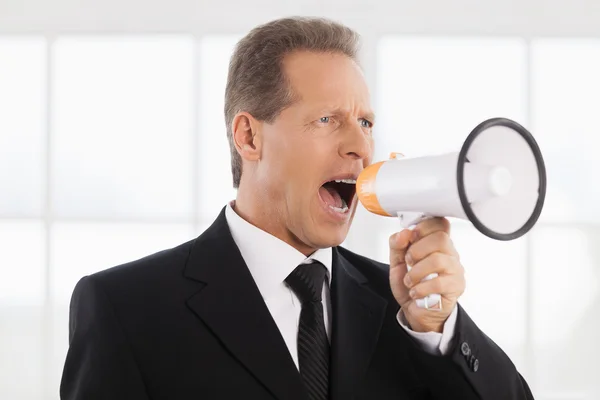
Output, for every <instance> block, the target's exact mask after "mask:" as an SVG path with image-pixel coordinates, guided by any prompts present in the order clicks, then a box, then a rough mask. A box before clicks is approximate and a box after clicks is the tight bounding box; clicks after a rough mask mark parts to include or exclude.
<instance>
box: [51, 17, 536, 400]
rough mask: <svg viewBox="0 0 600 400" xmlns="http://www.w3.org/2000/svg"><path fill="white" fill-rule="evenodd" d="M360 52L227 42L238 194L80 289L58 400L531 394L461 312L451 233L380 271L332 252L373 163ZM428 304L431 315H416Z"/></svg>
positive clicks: (409, 248) (269, 34)
mask: <svg viewBox="0 0 600 400" xmlns="http://www.w3.org/2000/svg"><path fill="white" fill-rule="evenodd" d="M356 47H357V35H356V34H355V33H354V32H353V31H351V30H350V29H348V28H346V27H344V26H341V25H338V24H335V23H333V22H330V21H326V20H320V19H281V20H277V21H273V22H271V23H269V24H266V25H263V26H260V27H258V28H256V29H254V30H253V31H252V32H250V33H249V34H248V35H247V36H246V37H245V38H244V39H242V40H241V41H240V43H239V44H238V46H237V49H236V51H235V53H234V55H233V56H232V59H231V64H230V69H229V78H228V83H227V88H226V102H225V116H226V124H227V133H228V138H229V143H230V146H231V157H232V171H233V179H234V186H235V187H236V188H238V195H237V198H236V200H235V201H233V202H231V203H230V204H229V205H227V206H226V207H224V209H223V211H222V212H221V214H220V215H219V217H218V218H217V219H216V221H215V222H214V223H213V225H212V226H211V227H210V228H209V229H208V230H206V231H205V232H204V233H202V234H201V235H200V237H198V238H197V239H195V240H192V241H190V242H188V243H185V244H182V245H180V246H178V247H176V248H174V249H170V250H166V251H163V252H161V253H158V254H154V255H152V256H149V257H146V258H144V259H142V260H138V261H135V262H132V263H129V264H127V265H122V266H119V267H116V268H112V269H109V270H106V271H103V272H100V273H97V274H94V275H91V276H88V277H85V278H83V279H82V280H81V281H80V282H79V283H78V284H77V287H76V288H75V291H74V294H73V299H72V306H71V325H70V349H69V352H68V355H67V360H66V363H65V369H64V375H63V380H62V385H61V397H62V398H63V399H128V400H135V399H242V398H243V399H285V400H288V399H289V400H301V399H311V400H312V399H327V398H331V399H340V400H341V399H344V400H346V399H395V400H398V399H486V400H487V399H494V400H495V399H531V398H532V395H531V392H530V391H529V388H528V386H527V384H526V382H525V381H524V380H523V379H522V377H521V375H520V374H519V373H518V371H517V370H516V369H515V367H514V365H513V364H512V363H511V361H510V360H509V358H508V357H507V356H506V355H505V354H504V353H503V352H502V350H501V349H500V348H498V347H497V346H496V345H495V344H494V343H493V342H492V341H491V340H490V339H489V338H488V337H487V336H485V335H484V334H483V333H482V332H481V331H480V330H479V329H478V328H477V326H476V325H475V324H474V323H473V321H472V320H471V319H470V318H469V317H468V315H467V314H466V313H465V311H464V310H463V309H462V308H461V307H460V306H459V305H458V303H457V300H458V298H459V296H460V295H461V294H462V293H463V291H464V288H465V282H464V274H463V268H462V266H461V264H460V262H459V257H458V254H457V252H456V250H455V249H454V247H453V245H452V242H451V240H450V236H449V225H448V221H447V220H445V219H440V218H438V219H432V220H428V221H425V222H423V223H421V224H419V225H418V226H417V227H416V228H415V230H414V231H409V230H404V231H402V232H399V233H397V234H395V235H393V236H392V237H391V238H390V265H389V266H388V265H383V264H380V263H377V262H375V261H372V260H369V259H367V258H365V257H362V256H359V255H357V254H354V253H352V252H350V251H348V250H346V249H343V248H342V247H339V245H340V243H342V242H343V240H344V239H345V237H346V234H347V232H348V229H349V228H350V223H351V221H352V218H353V215H354V212H355V210H356V206H357V199H356V195H355V189H354V182H355V180H356V178H357V176H358V174H359V173H360V172H361V171H362V170H363V169H364V168H365V167H366V166H367V165H369V164H370V163H371V157H372V152H373V137H372V131H373V123H374V117H373V112H372V110H371V108H370V103H369V92H368V89H367V86H366V84H365V80H364V77H363V75H362V73H361V70H360V67H359V66H358V64H357V62H356V51H357V50H356ZM407 265H410V266H412V269H411V271H410V272H409V273H407ZM433 272H436V273H438V274H439V277H437V278H435V279H433V280H429V281H423V282H421V280H422V279H423V278H424V277H425V276H427V275H428V274H430V273H433ZM431 293H441V294H442V298H443V300H442V307H441V309H437V310H427V309H422V308H418V307H417V306H416V304H415V299H418V298H422V297H424V296H426V295H428V294H431Z"/></svg>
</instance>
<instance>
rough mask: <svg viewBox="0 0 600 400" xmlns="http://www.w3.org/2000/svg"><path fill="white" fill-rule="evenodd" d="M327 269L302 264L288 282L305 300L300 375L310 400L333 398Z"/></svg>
mask: <svg viewBox="0 0 600 400" xmlns="http://www.w3.org/2000/svg"><path fill="white" fill-rule="evenodd" d="M326 275H327V269H326V268H325V266H324V265H323V264H321V263H319V262H314V263H312V264H300V265H299V266H298V267H297V268H296V269H295V270H294V271H293V272H292V273H291V274H290V275H289V276H288V277H287V278H286V280H285V281H286V282H287V284H288V285H290V287H291V288H292V290H293V291H294V293H295V294H296V296H298V298H299V299H300V301H301V302H302V311H301V312H300V323H299V327H298V361H299V364H300V376H301V378H302V381H303V382H304V385H305V387H306V389H307V390H308V394H309V398H310V400H327V399H328V398H329V341H328V340H327V332H326V331H325V322H324V321H323V303H322V302H321V291H322V290H323V282H324V281H325V276H326Z"/></svg>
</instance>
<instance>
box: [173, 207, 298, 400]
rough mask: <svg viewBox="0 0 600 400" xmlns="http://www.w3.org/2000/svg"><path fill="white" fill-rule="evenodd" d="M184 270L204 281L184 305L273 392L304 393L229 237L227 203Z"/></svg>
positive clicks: (281, 396)
mask: <svg viewBox="0 0 600 400" xmlns="http://www.w3.org/2000/svg"><path fill="white" fill-rule="evenodd" d="M184 275H185V276H186V277H187V278H189V279H192V280H195V281H199V282H202V283H203V284H204V285H203V287H202V289H201V290H200V291H199V292H197V293H196V294H194V295H193V296H191V297H190V298H189V299H188V300H187V305H188V307H189V308H190V309H191V310H192V311H193V312H194V313H195V314H196V315H197V316H198V318H200V319H201V320H202V321H204V323H206V325H207V326H208V327H209V329H211V330H212V331H213V333H214V334H215V335H216V336H218V337H219V339H220V340H221V342H222V343H223V345H224V346H225V347H226V348H227V349H228V350H229V351H230V352H231V354H232V355H233V356H234V357H235V358H237V359H238V360H239V361H240V362H241V363H242V364H243V365H244V366H245V367H246V368H247V369H248V370H249V372H250V373H251V374H252V375H254V377H255V378H256V379H257V380H258V381H259V382H261V383H262V384H263V385H264V386H265V387H266V388H267V390H269V391H270V392H271V393H272V394H273V395H274V397H276V398H278V399H291V400H301V399H302V400H303V399H305V398H306V394H305V390H304V388H303V386H302V381H301V380H300V374H299V373H298V370H297V368H296V366H295V364H294V361H293V360H292V358H291V356H290V353H289V351H288V349H287V347H286V344H285V342H284V340H283V338H282V337H281V334H280V332H279V329H278V328H277V325H276V324H275V322H274V321H273V319H272V317H271V314H270V313H269V311H268V309H267V307H266V305H265V303H264V301H263V298H262V296H261V294H260V292H259V290H258V288H257V286H256V284H255V282H254V280H253V278H252V276H251V274H250V272H249V270H248V268H247V267H246V265H245V263H244V259H243V258H242V256H241V254H240V252H239V250H238V248H237V246H236V245H235V242H234V241H233V238H232V236H231V233H230V231H229V228H228V226H227V222H226V218H225V209H223V210H222V211H221V213H220V215H219V216H218V217H217V219H216V221H215V222H214V223H213V225H212V226H211V227H210V228H208V229H207V230H206V231H205V232H204V233H203V234H202V235H201V236H200V237H199V238H198V239H197V240H196V243H195V244H194V246H193V248H192V250H191V253H190V256H189V259H188V262H187V265H186V268H185V271H184Z"/></svg>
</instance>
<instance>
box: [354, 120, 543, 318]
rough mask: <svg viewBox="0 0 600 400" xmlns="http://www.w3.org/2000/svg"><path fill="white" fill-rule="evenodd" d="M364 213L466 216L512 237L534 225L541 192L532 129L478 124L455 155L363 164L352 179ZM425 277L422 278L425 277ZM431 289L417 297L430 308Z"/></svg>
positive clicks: (490, 232) (492, 232)
mask: <svg viewBox="0 0 600 400" xmlns="http://www.w3.org/2000/svg"><path fill="white" fill-rule="evenodd" d="M356 193H357V195H358V199H359V200H360V202H361V204H362V205H363V206H364V207H365V208H366V209H367V210H368V211H370V212H372V213H375V214H378V215H382V216H388V217H397V218H399V220H400V223H401V225H402V227H404V228H408V227H411V226H414V225H416V224H418V223H419V222H421V221H423V220H424V219H427V218H431V217H454V218H460V219H465V220H469V221H471V223H472V224H473V226H474V227H475V228H476V229H477V230H479V231H480V232H481V233H482V234H484V235H486V236H488V237H490V238H492V239H496V240H513V239H517V238H519V237H521V236H523V235H524V234H526V233H527V232H529V230H530V229H531V228H532V227H533V226H534V225H535V223H536V222H537V220H538V218H539V216H540V214H541V212H542V208H543V206H544V199H545V196H546V167H545V165H544V160H543V157H542V153H541V151H540V148H539V146H538V144H537V142H536V141H535V139H534V138H533V136H532V134H531V133H530V132H529V131H528V130H527V129H525V128H524V127H523V126H521V125H520V124H518V123H517V122H515V121H513V120H510V119H507V118H492V119H488V120H486V121H483V122H482V123H480V124H479V125H478V126H476V127H475V129H473V130H472V131H471V133H470V134H469V135H468V136H467V138H466V140H465V142H464V144H463V146H462V148H461V149H460V151H458V152H452V153H446V154H440V155H432V156H423V157H413V158H408V157H403V156H402V157H398V155H397V154H395V153H392V156H391V158H390V159H389V160H387V161H381V162H377V163H374V164H371V165H370V166H368V167H367V168H365V169H364V170H363V171H362V173H361V174H360V175H359V177H358V179H357V181H356ZM436 276H437V275H436V274H431V275H430V276H428V277H426V278H425V279H433V278H434V277H436ZM435 304H439V306H440V307H441V297H440V295H439V294H433V295H430V296H427V297H426V298H424V299H418V300H417V305H418V306H419V307H422V308H431V305H435Z"/></svg>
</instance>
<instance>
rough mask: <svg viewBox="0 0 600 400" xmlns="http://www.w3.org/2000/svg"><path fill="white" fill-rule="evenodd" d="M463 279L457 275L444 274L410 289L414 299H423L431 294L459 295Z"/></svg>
mask: <svg viewBox="0 0 600 400" xmlns="http://www.w3.org/2000/svg"><path fill="white" fill-rule="evenodd" d="M461 287H462V280H461V279H460V278H459V277H458V276H456V275H444V276H439V277H437V278H433V279H431V280H428V281H424V282H421V283H419V284H418V285H416V286H415V287H413V288H412V289H410V292H409V295H410V297H412V298H413V299H422V298H423V297H425V296H429V295H430V294H434V293H437V294H440V295H442V296H444V297H458V296H459V295H460V292H461Z"/></svg>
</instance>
